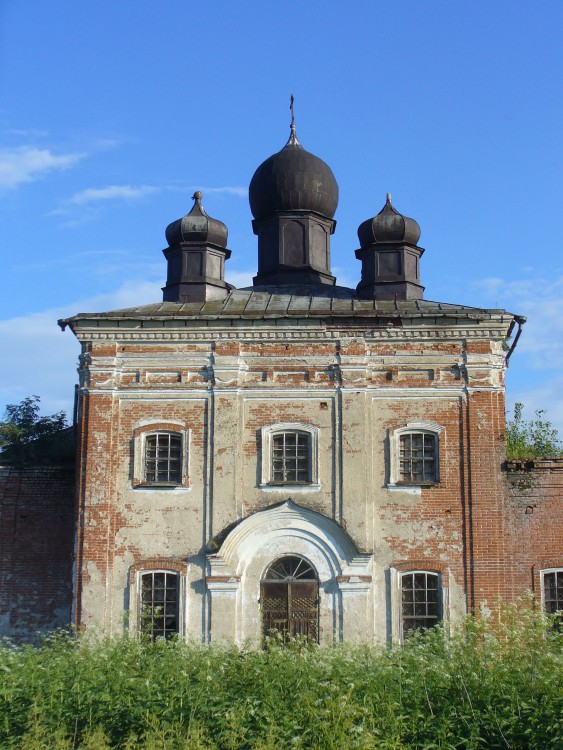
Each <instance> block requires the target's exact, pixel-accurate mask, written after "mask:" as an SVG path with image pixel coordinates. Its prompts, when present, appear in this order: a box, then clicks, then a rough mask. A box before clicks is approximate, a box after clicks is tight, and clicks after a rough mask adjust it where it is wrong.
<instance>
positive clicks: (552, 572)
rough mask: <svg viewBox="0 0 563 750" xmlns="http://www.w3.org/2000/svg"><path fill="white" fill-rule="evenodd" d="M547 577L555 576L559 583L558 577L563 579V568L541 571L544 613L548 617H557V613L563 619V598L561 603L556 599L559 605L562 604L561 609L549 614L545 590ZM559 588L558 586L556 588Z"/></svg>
mask: <svg viewBox="0 0 563 750" xmlns="http://www.w3.org/2000/svg"><path fill="white" fill-rule="evenodd" d="M547 575H555V581H556V583H557V577H558V576H561V578H563V567H559V566H557V567H553V568H544V569H543V570H541V571H540V577H541V605H542V610H543V612H544V613H545V614H546V615H547V616H548V617H550V616H553V615H557V613H561V614H560V615H559V617H562V618H563V597H562V598H561V601H560V602H559V599H558V598H556V599H555V601H556V603H557V604H559V603H560V604H561V608H560V609H556V610H554V611H553V612H548V611H547V609H546V596H545V595H546V590H545V577H546V576H547ZM556 588H557V586H556Z"/></svg>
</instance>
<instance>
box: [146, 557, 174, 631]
mask: <svg viewBox="0 0 563 750" xmlns="http://www.w3.org/2000/svg"><path fill="white" fill-rule="evenodd" d="M140 607H141V611H140V617H139V624H140V630H141V633H143V634H145V635H147V636H149V637H150V638H151V639H152V640H153V641H154V640H155V639H156V638H167V639H168V638H172V636H174V635H175V634H176V633H178V632H179V608H178V574H177V573H165V572H152V571H151V572H149V573H143V575H142V576H141V601H140Z"/></svg>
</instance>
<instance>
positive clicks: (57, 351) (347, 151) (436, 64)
mask: <svg viewBox="0 0 563 750" xmlns="http://www.w3.org/2000/svg"><path fill="white" fill-rule="evenodd" d="M562 16H563V4H562V3H561V2H560V0H544V1H543V2H541V3H536V4H532V3H529V2H523V0H494V1H493V2H491V0H472V2H471V3H470V2H452V0H394V1H393V2H389V1H387V2H380V0H349V1H348V2H347V3H343V2H336V1H335V0H323V2H319V1H313V0H301V2H299V3H288V2H285V1H284V2H278V0H270V2H264V1H263V0H262V1H260V2H259V1H258V0H240V1H239V2H232V0H206V1H205V2H197V3H196V2H193V0H183V1H181V0H167V2H166V3H159V4H157V3H156V2H148V0H135V2H133V1H132V0H120V2H115V0H111V2H110V1H109V0H96V2H95V3H90V2H76V0H58V1H57V2H51V3H46V2H44V0H0V249H1V256H0V257H1V259H2V272H1V273H0V418H1V415H2V413H3V411H4V408H5V405H6V404H12V403H18V402H19V401H21V399H23V398H25V397H26V396H28V395H31V394H37V395H39V396H40V397H41V401H42V412H43V413H45V414H50V413H53V412H55V411H59V410H60V409H65V410H67V411H68V412H69V413H72V401H73V389H74V383H75V382H76V379H77V376H76V364H77V357H78V350H79V347H78V344H77V342H76V340H75V339H74V337H73V335H72V333H71V332H70V331H69V330H67V331H66V332H64V333H63V332H61V330H60V329H59V328H58V326H57V322H56V321H57V319H58V318H60V317H65V316H70V315H74V314H76V313H78V312H96V311H97V312H101V311H105V310H115V309H119V308H124V307H131V306H136V305H140V304H148V303H151V302H157V301H159V300H161V299H162V292H161V287H162V286H163V284H164V281H165V275H166V265H165V259H164V256H163V255H162V249H163V248H164V247H165V246H166V242H165V238H164V231H165V228H166V226H167V225H168V224H169V223H170V222H172V221H174V220H175V219H178V218H180V217H181V216H183V215H184V214H186V213H187V212H188V211H189V210H190V208H191V206H192V201H191V199H190V198H191V196H192V194H193V192H194V191H195V190H201V191H202V192H203V196H204V197H203V205H204V207H205V209H206V211H207V212H208V214H209V215H211V216H213V217H214V218H217V219H220V220H221V221H223V222H225V223H226V224H227V226H228V229H229V241H228V247H229V248H230V249H231V250H232V256H231V259H230V260H229V261H228V262H227V264H226V272H225V275H226V279H227V281H229V282H230V283H232V284H234V285H235V286H237V287H241V286H246V285H248V284H250V283H251V279H252V276H253V275H254V273H255V272H256V265H257V243H256V237H255V236H254V235H253V233H252V226H251V218H252V217H251V214H250V210H249V206H248V193H247V190H248V184H249V182H250V179H251V177H252V175H253V173H254V170H255V169H256V168H257V167H258V165H259V164H260V163H261V162H262V161H264V160H265V159H266V158H267V157H268V156H270V155H271V154H272V153H274V152H276V151H278V150H279V149H281V148H282V147H283V146H284V144H285V142H286V141H287V138H288V135H289V123H290V114H289V96H290V94H293V95H294V96H295V121H296V125H297V134H298V137H299V139H300V141H301V143H302V145H303V146H304V147H305V148H306V149H307V150H309V151H311V152H313V153H314V154H316V155H317V156H320V157H321V158H322V159H324V160H325V161H326V162H327V163H328V164H329V165H330V166H331V168H332V170H333V172H334V174H335V176H336V179H337V181H338V184H339V188H340V201H339V206H338V209H337V212H336V216H335V218H336V220H337V227H336V233H335V235H334V236H333V238H332V269H333V273H334V274H335V275H336V276H337V278H338V281H337V283H339V284H341V285H344V286H353V287H355V286H356V284H357V283H358V281H359V277H360V262H359V261H357V260H356V259H355V256H354V250H355V249H356V248H357V247H358V239H357V234H356V230H357V227H358V226H359V224H360V223H361V222H362V221H364V220H365V219H368V218H371V217H373V216H375V214H377V213H378V212H379V210H380V209H381V208H382V207H383V205H384V203H385V195H386V193H387V192H390V193H391V194H392V196H393V203H394V205H395V207H396V208H397V209H398V210H399V211H401V212H402V213H403V214H405V215H407V216H411V217H413V218H415V219H416V220H417V221H418V223H419V224H420V226H421V228H422V236H421V239H420V244H421V245H422V246H423V247H424V248H425V249H426V251H425V254H424V256H423V258H422V261H421V278H422V283H423V284H424V285H425V287H426V291H425V295H424V296H425V298H426V299H430V300H435V301H442V302H451V303H457V304H464V305H473V306H476V307H489V308H504V309H506V310H509V311H510V312H512V313H516V314H519V315H525V316H527V318H528V322H527V323H526V325H525V326H524V330H523V334H522V336H521V338H520V341H519V343H518V346H517V348H516V350H515V352H514V354H513V355H512V358H511V361H510V367H509V369H508V373H507V407H508V410H509V416H510V411H511V410H512V408H513V404H514V402H515V401H520V402H523V403H524V404H525V412H524V416H525V417H527V418H531V417H532V416H533V412H534V410H536V409H545V410H546V417H547V418H548V419H549V420H551V421H552V422H553V424H554V425H555V426H556V427H557V428H558V429H559V431H560V435H561V436H563V398H562V395H561V394H562V393H563V252H562V243H561V237H560V234H559V232H560V231H561V225H560V217H561V213H562V212H561V209H562V204H563V187H562V180H561V171H562V170H561V166H562V165H561V162H562V148H561V145H562V144H561V132H562V131H563V128H562V114H563V104H562V101H563V100H562V97H561V84H562V78H563V76H562V55H561V51H560V48H561V44H560V30H561V26H562V20H563V19H562Z"/></svg>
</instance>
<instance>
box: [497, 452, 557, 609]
mask: <svg viewBox="0 0 563 750" xmlns="http://www.w3.org/2000/svg"><path fill="white" fill-rule="evenodd" d="M506 486H507V490H506V495H505V512H506V533H507V536H508V539H507V542H508V544H507V549H509V550H510V552H511V555H512V561H511V566H510V567H511V582H512V596H513V597H517V596H521V595H522V594H523V593H524V592H525V591H527V590H530V589H531V590H532V591H533V592H534V594H535V595H536V596H537V597H538V598H539V597H540V596H541V571H542V570H545V569H547V568H555V567H558V568H563V456H562V457H557V458H544V459H538V460H534V461H507V464H506Z"/></svg>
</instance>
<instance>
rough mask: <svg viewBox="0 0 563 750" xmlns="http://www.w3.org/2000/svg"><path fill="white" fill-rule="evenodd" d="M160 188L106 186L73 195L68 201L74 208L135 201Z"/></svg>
mask: <svg viewBox="0 0 563 750" xmlns="http://www.w3.org/2000/svg"><path fill="white" fill-rule="evenodd" d="M159 190H160V188H157V187H153V186H151V185H108V186H107V187H102V188H87V189H86V190H81V191H80V192H79V193H75V195H73V196H72V198H70V199H69V203H72V204H73V205H75V206H84V205H86V204H88V203H99V202H101V201H114V200H125V201H136V200H141V199H142V198H144V197H145V196H147V195H152V194H153V193H157V192H158V191H159Z"/></svg>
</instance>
